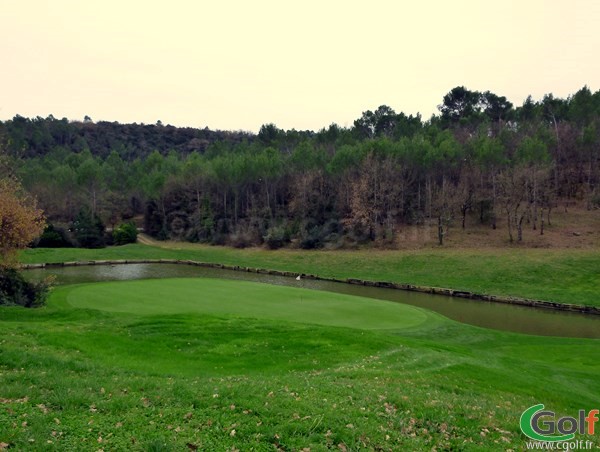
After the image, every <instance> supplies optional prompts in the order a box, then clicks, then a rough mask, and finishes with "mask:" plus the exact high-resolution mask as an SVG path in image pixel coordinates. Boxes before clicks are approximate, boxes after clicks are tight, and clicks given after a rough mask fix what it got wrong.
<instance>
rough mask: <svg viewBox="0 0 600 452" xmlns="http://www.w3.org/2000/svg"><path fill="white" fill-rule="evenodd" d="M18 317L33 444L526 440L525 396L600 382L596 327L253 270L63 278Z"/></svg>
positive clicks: (560, 399) (11, 317)
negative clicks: (510, 316) (480, 314)
mask: <svg viewBox="0 0 600 452" xmlns="http://www.w3.org/2000/svg"><path fill="white" fill-rule="evenodd" d="M133 249H134V250H135V249H139V248H136V247H134V248H133ZM0 322H1V325H2V336H1V337H0V443H3V442H4V443H7V444H9V445H10V446H11V447H14V448H15V449H17V450H42V449H43V450H94V451H95V450H99V449H103V450H190V447H191V448H193V447H198V450H231V449H232V448H234V449H239V450H276V449H277V448H279V449H280V450H302V449H303V448H310V449H311V450H313V451H315V450H326V449H329V448H332V449H338V448H341V449H344V448H346V449H347V450H358V449H367V450H377V449H379V450H432V449H433V448H436V449H437V450H507V449H512V450H520V449H522V448H523V447H524V437H523V436H522V435H521V434H520V432H519V429H518V419H519V416H520V414H521V413H522V411H523V410H524V409H525V408H528V407H529V406H531V405H534V404H536V403H544V404H546V407H547V409H551V410H554V411H556V412H557V413H559V414H560V415H576V413H577V410H579V409H586V410H589V409H593V408H598V394H599V393H600V380H599V379H598V375H600V347H598V341H596V340H585V339H565V338H552V337H536V336H525V335H518V334H511V333H503V332H498V331H492V330H486V329H481V328H476V327H472V326H468V325H463V324H459V323H456V322H453V321H450V320H448V319H445V318H443V317H442V316H439V315H437V314H434V313H431V312H428V311H424V310H421V309H418V308H413V307H408V306H404V305H399V304H395V303H391V302H383V301H375V300H370V299H363V298H358V297H351V296H344V295H338V294H330V293H324V292H323V293H321V292H316V291H309V290H303V289H295V288H288V287H273V286H267V285H262V284H257V283H248V282H241V281H221V280H210V279H201V280H200V279H167V280H148V281H130V282H110V283H97V284H86V285H76V286H63V287H60V288H58V289H56V290H55V291H54V292H53V294H52V296H51V298H50V300H49V304H48V306H47V307H45V308H41V309H35V310H26V309H22V308H3V309H2V310H0ZM589 439H593V440H594V441H596V443H597V442H598V441H597V438H589ZM187 444H190V445H191V446H187Z"/></svg>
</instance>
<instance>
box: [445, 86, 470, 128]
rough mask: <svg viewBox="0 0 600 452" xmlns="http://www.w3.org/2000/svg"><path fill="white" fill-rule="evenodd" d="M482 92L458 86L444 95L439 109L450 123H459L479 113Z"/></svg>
mask: <svg viewBox="0 0 600 452" xmlns="http://www.w3.org/2000/svg"><path fill="white" fill-rule="evenodd" d="M479 100H480V94H479V93H478V92H477V91H469V90H468V89H467V88H465V87H464V86H457V87H456V88H453V89H452V90H450V92H449V93H448V94H446V95H445V96H444V100H443V103H442V105H440V106H438V109H439V110H440V112H441V113H442V119H444V120H445V121H447V122H449V123H458V122H460V121H461V120H463V119H468V118H469V117H471V116H473V115H474V114H476V113H479V111H480V107H479Z"/></svg>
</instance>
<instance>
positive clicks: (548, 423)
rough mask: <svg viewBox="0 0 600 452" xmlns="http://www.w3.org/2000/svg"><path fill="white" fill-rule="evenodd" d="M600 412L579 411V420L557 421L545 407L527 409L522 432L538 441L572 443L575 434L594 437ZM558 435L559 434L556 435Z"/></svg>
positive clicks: (523, 415)
mask: <svg viewBox="0 0 600 452" xmlns="http://www.w3.org/2000/svg"><path fill="white" fill-rule="evenodd" d="M598 414H600V410H590V411H589V413H586V412H585V410H579V414H578V417H577V418H574V417H571V416H564V417H561V418H559V419H558V420H556V414H555V413H554V412H553V411H549V410H544V405H543V404H542V403H540V404H539V405H534V406H532V407H529V408H527V409H526V410H525V411H524V412H523V414H522V415H521V422H520V425H521V431H522V432H523V433H524V434H525V435H527V436H528V437H529V438H531V439H533V440H536V441H544V442H559V441H570V440H572V439H573V438H575V433H579V434H581V435H585V434H588V435H594V432H595V428H596V422H598V420H599V419H598ZM556 433H558V434H556Z"/></svg>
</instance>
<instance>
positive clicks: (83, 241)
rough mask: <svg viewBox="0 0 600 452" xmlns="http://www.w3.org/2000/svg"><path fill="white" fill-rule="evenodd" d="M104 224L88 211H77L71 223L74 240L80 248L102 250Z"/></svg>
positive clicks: (103, 245)
mask: <svg viewBox="0 0 600 452" xmlns="http://www.w3.org/2000/svg"><path fill="white" fill-rule="evenodd" d="M104 229H105V228H104V224H103V223H102V220H100V218H99V217H98V216H97V215H94V214H92V212H91V210H90V209H87V208H84V209H81V210H80V211H79V214H78V215H77V218H75V221H74V222H73V231H74V233H75V238H76V239H77V242H78V243H79V246H80V247H82V248H104V247H105V246H106V244H105V243H104Z"/></svg>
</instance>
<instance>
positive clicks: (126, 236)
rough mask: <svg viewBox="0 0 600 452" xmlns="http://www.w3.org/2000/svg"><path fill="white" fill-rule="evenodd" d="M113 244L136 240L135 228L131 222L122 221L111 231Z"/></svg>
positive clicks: (124, 243) (123, 243)
mask: <svg viewBox="0 0 600 452" xmlns="http://www.w3.org/2000/svg"><path fill="white" fill-rule="evenodd" d="M112 238H113V244H114V245H126V244H127V243H135V242H136V241H137V228H136V227H135V224H133V223H122V224H120V225H119V226H117V227H116V228H115V229H114V230H113V233H112Z"/></svg>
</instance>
